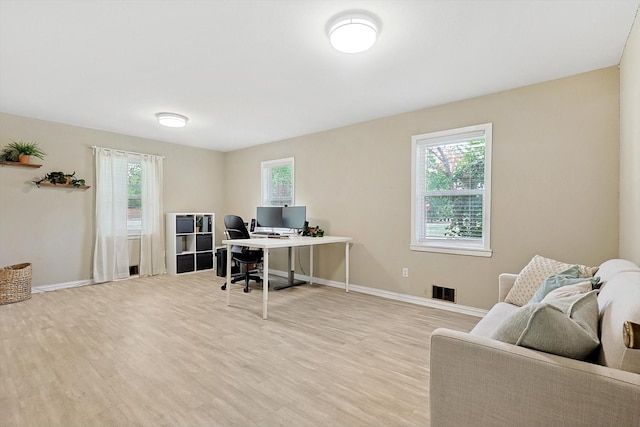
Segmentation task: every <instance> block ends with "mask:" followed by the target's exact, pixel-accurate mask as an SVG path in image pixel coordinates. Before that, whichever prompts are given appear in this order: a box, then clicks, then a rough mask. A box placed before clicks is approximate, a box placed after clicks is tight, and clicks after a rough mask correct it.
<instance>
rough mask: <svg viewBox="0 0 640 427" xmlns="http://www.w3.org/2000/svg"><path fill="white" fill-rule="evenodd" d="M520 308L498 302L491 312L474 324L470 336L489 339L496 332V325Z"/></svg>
mask: <svg viewBox="0 0 640 427" xmlns="http://www.w3.org/2000/svg"><path fill="white" fill-rule="evenodd" d="M519 308H520V307H518V306H517V305H513V304H508V303H506V302H499V303H497V304H496V305H494V306H493V307H492V308H491V310H489V312H488V313H487V314H486V315H485V316H484V317H483V318H482V319H480V321H479V322H478V323H477V324H476V326H475V327H474V328H473V329H472V330H471V332H469V333H470V334H471V335H477V336H479V337H485V338H489V337H490V336H491V334H492V333H493V331H495V330H496V328H497V327H498V325H500V323H501V322H502V321H503V320H504V318H505V317H507V316H508V315H509V314H511V313H513V312H514V311H516V310H518V309H519Z"/></svg>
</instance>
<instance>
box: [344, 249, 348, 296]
mask: <svg viewBox="0 0 640 427" xmlns="http://www.w3.org/2000/svg"><path fill="white" fill-rule="evenodd" d="M344 263H345V266H344V270H345V279H344V290H345V292H349V242H347V243H345V244H344Z"/></svg>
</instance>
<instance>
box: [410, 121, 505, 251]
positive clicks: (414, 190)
mask: <svg viewBox="0 0 640 427" xmlns="http://www.w3.org/2000/svg"><path fill="white" fill-rule="evenodd" d="M492 133H493V124H492V123H485V124H480V125H474V126H467V127H463V128H458V129H449V130H444V131H439V132H431V133H425V134H421V135H414V136H412V137H411V244H410V249H411V250H413V251H425V252H437V253H445V254H455V255H470V256H480V257H490V256H491V255H492V250H491V239H490V237H491V230H490V226H491V150H492ZM479 136H484V139H485V163H484V196H483V223H482V225H483V227H482V228H483V230H482V239H463V238H446V237H443V238H433V237H425V236H424V231H425V230H424V223H425V220H424V203H423V200H424V196H425V191H424V183H422V182H418V180H419V179H420V180H421V178H420V176H418V175H417V172H418V170H419V168H420V167H421V166H422V167H424V160H422V159H420V158H419V149H420V148H422V147H423V146H425V145H443V144H447V143H453V142H455V141H461V140H465V139H469V138H471V137H479ZM423 173H424V172H423ZM422 176H423V175H422ZM420 184H422V185H420Z"/></svg>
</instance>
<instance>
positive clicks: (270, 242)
mask: <svg viewBox="0 0 640 427" xmlns="http://www.w3.org/2000/svg"><path fill="white" fill-rule="evenodd" d="M352 241H353V238H351V237H336V236H324V237H299V236H296V237H290V238H288V239H273V238H258V239H253V238H252V239H235V240H223V241H222V244H224V245H227V305H229V304H230V300H231V286H230V283H231V246H245V247H252V248H260V249H262V250H263V252H264V257H263V266H264V267H263V271H264V272H263V280H262V318H263V319H266V318H267V301H268V300H269V250H270V249H274V248H289V250H291V248H294V247H297V246H309V256H310V262H309V263H310V264H311V265H310V269H309V283H313V247H314V246H316V245H326V244H329V243H344V260H345V281H344V290H345V291H346V292H349V243H351V242H352ZM291 268H293V267H291ZM289 274H291V272H289Z"/></svg>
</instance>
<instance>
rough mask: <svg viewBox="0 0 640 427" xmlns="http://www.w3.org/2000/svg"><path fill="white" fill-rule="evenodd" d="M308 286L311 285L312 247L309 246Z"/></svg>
mask: <svg viewBox="0 0 640 427" xmlns="http://www.w3.org/2000/svg"><path fill="white" fill-rule="evenodd" d="M309 284H310V285H313V245H311V246H309Z"/></svg>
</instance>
